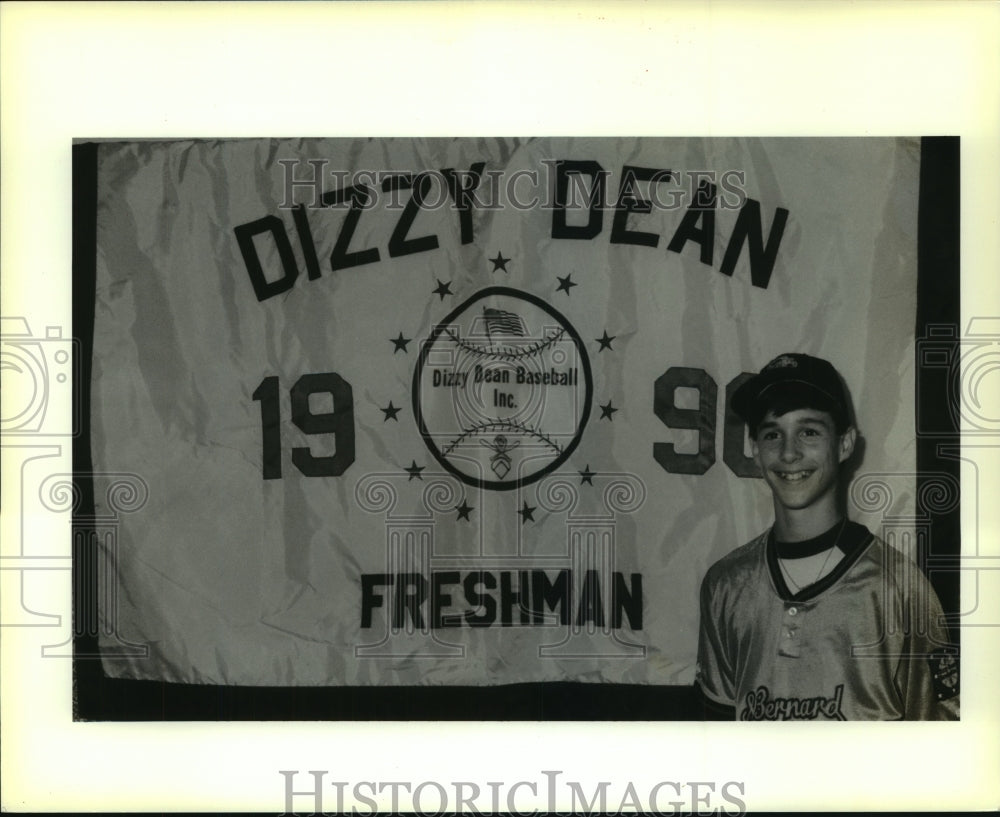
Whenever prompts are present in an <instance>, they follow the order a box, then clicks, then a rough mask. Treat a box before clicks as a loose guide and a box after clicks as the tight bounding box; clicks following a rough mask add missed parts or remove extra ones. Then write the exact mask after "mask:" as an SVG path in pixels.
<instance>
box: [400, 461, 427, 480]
mask: <svg viewBox="0 0 1000 817" xmlns="http://www.w3.org/2000/svg"><path fill="white" fill-rule="evenodd" d="M412 462H413V464H412V465H411V466H410V467H409V468H404V469H403V470H404V471H406V473H407V474H409V475H410V479H413V478H414V477H416V478H417V479H419V480H420V481H421V482H423V480H424V478H423V477H422V476H420V472H421V471H423V470H424V468H425V467H426V466H423V465H417V461H416V460H413V461H412ZM410 479H408V480H406V481H407V482H409V481H410Z"/></svg>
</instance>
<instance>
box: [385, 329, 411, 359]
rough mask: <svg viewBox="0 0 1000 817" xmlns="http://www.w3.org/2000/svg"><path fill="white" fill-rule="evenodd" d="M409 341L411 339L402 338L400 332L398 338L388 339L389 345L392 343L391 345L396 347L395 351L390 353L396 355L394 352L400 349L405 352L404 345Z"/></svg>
mask: <svg viewBox="0 0 1000 817" xmlns="http://www.w3.org/2000/svg"><path fill="white" fill-rule="evenodd" d="M411 340H412V338H404V337H403V333H402V332H400V333H399V337H398V338H389V341H390V343H392V345H393V346H395V347H396V348H395V349H393V350H392V353H393V354H396V352H398V351H399V350H400V349H402V350H403V351H404V352H405V351H406V344H407V343H409V342H410V341H411Z"/></svg>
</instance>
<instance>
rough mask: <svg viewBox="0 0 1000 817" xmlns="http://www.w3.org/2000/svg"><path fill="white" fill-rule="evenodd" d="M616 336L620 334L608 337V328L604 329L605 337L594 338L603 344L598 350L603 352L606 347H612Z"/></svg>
mask: <svg viewBox="0 0 1000 817" xmlns="http://www.w3.org/2000/svg"><path fill="white" fill-rule="evenodd" d="M616 337H618V335H612V336H611V337H610V338H609V337H608V330H607V329H605V330H604V337H603V338H594V340H596V341H597V342H598V343H599V344H601V348H600V349H598V350H597V351H598V352H603V351H604V350H605V349H611V341H613V340H614V339H615V338H616ZM611 351H612V352H613V351H614V349H611Z"/></svg>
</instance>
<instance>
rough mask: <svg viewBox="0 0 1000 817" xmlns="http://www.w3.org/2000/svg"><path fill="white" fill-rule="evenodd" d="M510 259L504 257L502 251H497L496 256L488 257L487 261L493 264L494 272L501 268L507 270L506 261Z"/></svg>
mask: <svg viewBox="0 0 1000 817" xmlns="http://www.w3.org/2000/svg"><path fill="white" fill-rule="evenodd" d="M508 261H510V259H509V258H504V257H503V253H502V252H498V253H497V257H496V258H490V259H489V262H490V263H491V264H492V265H493V271H494V272H496V271H497V270H498V269H502V270H503V271H504V272H507V271H508V270H507V262H508Z"/></svg>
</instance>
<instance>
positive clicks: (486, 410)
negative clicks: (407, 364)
mask: <svg viewBox="0 0 1000 817" xmlns="http://www.w3.org/2000/svg"><path fill="white" fill-rule="evenodd" d="M592 395H593V382H592V379H591V375H590V361H589V360H588V358H587V352H586V350H585V349H584V347H583V343H582V342H581V340H580V336H579V335H578V334H577V333H576V330H575V329H574V328H573V327H572V326H571V325H570V323H569V322H568V321H567V320H566V319H565V318H564V317H563V316H562V315H560V314H559V313H558V312H557V311H556V310H555V309H553V308H552V307H551V306H550V305H549V304H547V303H545V301H543V300H541V299H540V298H536V297H535V296H533V295H529V294H528V293H525V292H519V291H518V290H516V289H509V288H507V287H489V288H487V289H484V290H482V291H480V292H479V293H477V294H476V295H474V296H473V297H472V298H470V299H469V300H467V301H466V302H465V303H463V304H462V305H461V306H459V307H458V308H457V309H455V310H454V311H453V312H452V313H451V314H450V315H448V316H447V317H446V318H445V319H444V320H443V321H442V322H441V323H440V324H438V325H437V326H436V327H434V330H433V331H432V332H431V334H430V337H429V338H428V339H427V340H426V341H425V342H424V344H423V348H422V349H421V351H420V358H419V360H418V361H417V368H416V371H415V372H414V375H413V413H414V416H415V417H416V420H417V426H418V427H419V429H420V433H421V435H422V436H423V438H424V442H426V443H427V447H428V448H429V449H430V451H431V453H432V454H433V455H434V457H435V458H436V459H437V461H438V462H440V463H441V464H442V465H443V466H444V467H445V468H446V469H448V471H450V472H451V473H453V474H454V475H455V476H457V477H459V478H460V479H461V480H462V481H463V482H466V483H468V484H469V485H474V486H476V487H479V488H490V489H493V490H499V491H503V490H509V489H511V488H515V487H517V486H518V485H527V484H528V483H531V482H534V481H535V480H537V479H540V478H541V477H542V476H544V475H545V474H547V473H549V472H550V471H552V470H554V469H555V468H558V467H559V466H560V465H561V464H562V463H563V462H565V461H566V459H567V458H568V457H569V455H570V454H571V453H572V452H573V449H574V448H576V446H577V443H579V441H580V435H581V434H582V433H583V428H584V426H585V425H586V423H587V417H588V416H589V415H590V401H591V397H592Z"/></svg>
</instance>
